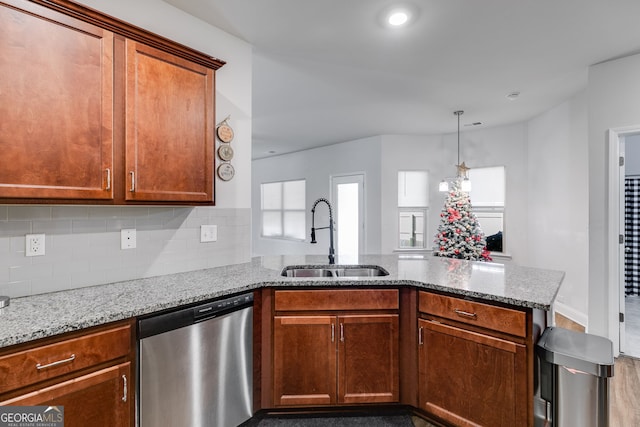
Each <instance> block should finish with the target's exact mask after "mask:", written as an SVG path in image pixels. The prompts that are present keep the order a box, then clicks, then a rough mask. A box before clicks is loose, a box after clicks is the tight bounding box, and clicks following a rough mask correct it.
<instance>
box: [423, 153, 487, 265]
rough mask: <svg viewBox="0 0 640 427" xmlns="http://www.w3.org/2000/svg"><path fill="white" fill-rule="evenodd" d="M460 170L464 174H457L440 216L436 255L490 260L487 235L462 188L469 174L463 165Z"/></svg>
mask: <svg viewBox="0 0 640 427" xmlns="http://www.w3.org/2000/svg"><path fill="white" fill-rule="evenodd" d="M461 168H462V169H463V171H464V172H463V173H458V177H457V178H456V179H455V180H454V182H453V188H452V189H450V190H449V193H448V195H447V200H446V201H445V203H444V207H443V208H442V212H441V213H440V226H439V227H438V234H436V238H435V247H434V248H433V249H434V250H433V253H434V255H436V256H441V257H449V258H459V259H468V260H475V261H478V260H479V261H491V257H490V256H489V251H488V250H487V244H486V240H485V238H484V233H483V232H482V230H481V229H480V224H479V222H478V218H476V216H475V215H474V213H473V212H472V211H471V199H469V194H468V193H467V192H466V191H462V188H461V186H462V180H463V179H464V174H465V173H466V170H464V169H466V166H465V165H464V163H462V164H461V165H459V166H458V171H460V170H461Z"/></svg>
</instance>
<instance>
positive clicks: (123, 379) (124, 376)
mask: <svg viewBox="0 0 640 427" xmlns="http://www.w3.org/2000/svg"><path fill="white" fill-rule="evenodd" d="M122 382H123V383H124V389H123V390H122V401H123V402H126V401H127V376H126V375H122Z"/></svg>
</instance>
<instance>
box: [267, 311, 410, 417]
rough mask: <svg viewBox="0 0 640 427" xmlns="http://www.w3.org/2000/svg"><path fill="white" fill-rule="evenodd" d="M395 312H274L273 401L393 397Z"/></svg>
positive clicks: (388, 400) (395, 381) (279, 403)
mask: <svg viewBox="0 0 640 427" xmlns="http://www.w3.org/2000/svg"><path fill="white" fill-rule="evenodd" d="M398 337H399V334H398V315H397V314H357V315H344V316H333V315H286V316H275V318H274V330H273V340H274V346H273V347H274V353H273V366H274V370H273V382H274V404H275V405H276V406H297V405H313V406H315V405H334V404H356V403H382V402H385V403H391V402H397V401H398V395H399V391H398V390H399V375H398Z"/></svg>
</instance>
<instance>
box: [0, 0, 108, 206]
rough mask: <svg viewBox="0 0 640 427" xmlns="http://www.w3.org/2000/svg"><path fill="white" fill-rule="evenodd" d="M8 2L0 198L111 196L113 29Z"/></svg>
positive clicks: (0, 10) (1, 30) (2, 34)
mask: <svg viewBox="0 0 640 427" xmlns="http://www.w3.org/2000/svg"><path fill="white" fill-rule="evenodd" d="M7 3H8V4H4V3H2V4H0V52H2V55H0V153H1V154H0V197H8V198H34V199H35V198H51V199H55V198H58V199H60V198H64V199H111V198H113V191H112V188H113V186H112V185H111V173H112V172H113V166H112V165H113V125H112V122H113V120H112V118H113V34H112V33H110V32H109V31H105V30H103V29H100V28H98V27H95V26H93V25H89V24H87V23H84V22H81V21H79V20H76V19H73V18H70V17H68V16H64V15H62V14H59V13H56V12H53V11H50V10H48V9H45V8H43V7H40V6H37V5H35V4H33V3H30V2H26V1H20V2H17V1H14V0H9V1H8V2H7ZM18 8H20V9H18Z"/></svg>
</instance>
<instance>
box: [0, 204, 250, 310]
mask: <svg viewBox="0 0 640 427" xmlns="http://www.w3.org/2000/svg"><path fill="white" fill-rule="evenodd" d="M208 224H211V225H217V227H218V240H217V241H216V242H207V243H200V226H201V225H208ZM125 228H135V229H136V240H137V242H136V248H135V249H125V250H123V249H120V230H122V229H125ZM27 234H45V236H46V237H45V249H46V251H45V252H46V253H45V255H44V256H35V257H27V256H25V235H27ZM250 258H251V209H249V208H244V209H242V208H238V209H227V208H215V207H155V206H153V207H148V206H126V207H122V206H49V205H46V206H23V205H20V206H13V205H11V206H0V295H9V296H11V297H13V298H16V297H20V296H26V295H35V294H41V293H46V292H53V291H59V290H64V289H72V288H80V287H84V286H92V285H98V284H104V283H111V282H118V281H123V280H131V279H138V278H143V277H151V276H159V275H164V274H170V273H178V272H182V271H192V270H199V269H203V268H210V267H217V266H221V265H228V264H236V263H241V262H247V261H249V260H250Z"/></svg>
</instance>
